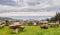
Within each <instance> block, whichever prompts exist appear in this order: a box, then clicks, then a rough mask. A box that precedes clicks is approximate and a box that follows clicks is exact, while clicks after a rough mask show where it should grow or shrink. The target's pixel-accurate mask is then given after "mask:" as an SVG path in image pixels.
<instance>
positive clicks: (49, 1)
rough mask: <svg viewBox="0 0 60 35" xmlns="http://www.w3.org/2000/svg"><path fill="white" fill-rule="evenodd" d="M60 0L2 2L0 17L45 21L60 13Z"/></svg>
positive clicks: (5, 0) (6, 0) (3, 0)
mask: <svg viewBox="0 0 60 35" xmlns="http://www.w3.org/2000/svg"><path fill="white" fill-rule="evenodd" d="M59 3H60V0H0V17H11V18H15V19H45V18H51V17H53V16H54V15H55V14H56V12H60V4H59Z"/></svg>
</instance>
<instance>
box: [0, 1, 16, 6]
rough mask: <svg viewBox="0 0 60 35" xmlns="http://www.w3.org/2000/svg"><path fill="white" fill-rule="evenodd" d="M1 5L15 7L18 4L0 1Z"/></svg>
mask: <svg viewBox="0 0 60 35" xmlns="http://www.w3.org/2000/svg"><path fill="white" fill-rule="evenodd" d="M0 4H1V5H10V6H15V5H16V3H15V2H14V1H12V0H0Z"/></svg>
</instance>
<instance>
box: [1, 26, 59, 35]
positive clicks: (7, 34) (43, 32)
mask: <svg viewBox="0 0 60 35" xmlns="http://www.w3.org/2000/svg"><path fill="white" fill-rule="evenodd" d="M0 35H60V27H56V28H50V27H49V29H41V28H40V27H39V26H26V27H25V29H24V31H23V32H22V31H20V32H19V33H18V34H13V33H12V29H10V28H8V27H6V26H5V27H4V28H2V29H0Z"/></svg>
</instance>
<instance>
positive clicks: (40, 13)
mask: <svg viewBox="0 0 60 35" xmlns="http://www.w3.org/2000/svg"><path fill="white" fill-rule="evenodd" d="M55 14H56V13H55V12H11V13H1V14H0V16H54V15H55Z"/></svg>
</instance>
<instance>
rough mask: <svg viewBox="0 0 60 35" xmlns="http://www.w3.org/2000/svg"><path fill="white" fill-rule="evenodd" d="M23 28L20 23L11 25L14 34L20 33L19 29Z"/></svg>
mask: <svg viewBox="0 0 60 35" xmlns="http://www.w3.org/2000/svg"><path fill="white" fill-rule="evenodd" d="M20 26H21V24H20V23H19V22H13V23H12V24H10V25H9V27H10V28H11V29H13V32H14V33H18V28H19V27H20Z"/></svg>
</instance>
